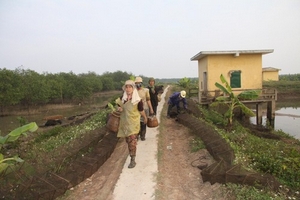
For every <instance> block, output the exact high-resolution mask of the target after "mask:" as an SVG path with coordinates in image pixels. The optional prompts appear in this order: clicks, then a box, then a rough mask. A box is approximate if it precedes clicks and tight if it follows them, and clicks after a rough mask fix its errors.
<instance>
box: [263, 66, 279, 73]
mask: <svg viewBox="0 0 300 200" xmlns="http://www.w3.org/2000/svg"><path fill="white" fill-rule="evenodd" d="M279 70H280V69H277V68H274V67H263V68H262V71H263V72H278V71H279Z"/></svg>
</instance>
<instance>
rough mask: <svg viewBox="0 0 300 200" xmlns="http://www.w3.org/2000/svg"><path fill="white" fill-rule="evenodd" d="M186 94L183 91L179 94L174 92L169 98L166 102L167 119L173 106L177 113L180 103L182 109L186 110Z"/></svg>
mask: <svg viewBox="0 0 300 200" xmlns="http://www.w3.org/2000/svg"><path fill="white" fill-rule="evenodd" d="M185 96H186V92H185V91H184V90H182V91H180V92H174V93H173V94H172V95H171V96H170V97H169V101H168V104H169V106H168V112H167V118H170V112H171V110H172V108H173V107H174V106H176V107H177V113H178V114H179V113H180V105H179V104H180V102H182V103H183V108H184V109H187V103H186V99H185Z"/></svg>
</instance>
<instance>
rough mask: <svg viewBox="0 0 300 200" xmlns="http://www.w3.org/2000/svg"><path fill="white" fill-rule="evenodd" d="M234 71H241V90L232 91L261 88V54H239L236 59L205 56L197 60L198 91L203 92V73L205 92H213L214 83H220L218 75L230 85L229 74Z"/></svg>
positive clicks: (226, 56) (224, 55)
mask: <svg viewBox="0 0 300 200" xmlns="http://www.w3.org/2000/svg"><path fill="white" fill-rule="evenodd" d="M235 70H240V71H241V88H234V89H233V90H242V89H261V88H262V80H263V79H262V54H240V55H239V56H237V57H235V56H234V55H232V54H223V55H207V56H206V57H204V58H203V59H201V60H198V75H199V91H200V92H202V91H204V86H205V83H204V82H205V81H204V80H205V77H204V73H205V72H206V75H207V83H206V84H207V90H208V91H214V90H217V89H218V88H217V87H216V86H215V82H218V83H221V80H220V75H221V74H223V76H224V77H225V79H226V80H227V81H228V83H229V84H230V74H231V72H232V71H235ZM237 93H239V92H237ZM212 95H213V94H212Z"/></svg>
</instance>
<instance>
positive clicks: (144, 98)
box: [134, 76, 154, 141]
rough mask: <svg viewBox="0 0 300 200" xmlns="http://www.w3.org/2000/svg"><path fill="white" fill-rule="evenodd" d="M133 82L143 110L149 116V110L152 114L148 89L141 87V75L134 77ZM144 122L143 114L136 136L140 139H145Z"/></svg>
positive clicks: (145, 125) (145, 126) (145, 124)
mask: <svg viewBox="0 0 300 200" xmlns="http://www.w3.org/2000/svg"><path fill="white" fill-rule="evenodd" d="M134 82H135V85H136V88H137V91H138V94H139V96H140V98H141V99H142V101H143V106H144V111H145V113H146V117H149V112H150V114H151V115H153V114H154V112H153V108H152V105H151V101H150V93H149V89H148V88H144V87H143V79H142V77H139V76H138V77H136V78H135V81H134ZM144 122H145V118H144V117H143V116H141V121H140V132H139V134H138V138H139V137H141V140H142V141H144V140H146V128H147V123H144Z"/></svg>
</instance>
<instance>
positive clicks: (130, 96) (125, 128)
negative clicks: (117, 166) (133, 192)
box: [116, 80, 147, 168]
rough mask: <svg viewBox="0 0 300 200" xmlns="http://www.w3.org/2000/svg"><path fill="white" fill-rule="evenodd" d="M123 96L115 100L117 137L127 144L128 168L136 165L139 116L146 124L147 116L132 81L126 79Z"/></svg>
mask: <svg viewBox="0 0 300 200" xmlns="http://www.w3.org/2000/svg"><path fill="white" fill-rule="evenodd" d="M123 91H124V93H123V96H122V97H120V98H118V99H117V100H116V103H117V105H118V108H117V110H118V111H119V112H121V114H120V124H119V129H118V134H117V137H123V138H125V140H126V143H127V144H128V150H129V155H130V157H131V160H130V164H129V165H128V168H133V167H135V165H136V162H135V157H136V149H137V135H138V133H139V130H140V118H141V116H143V117H144V123H145V124H147V116H146V113H145V112H144V107H143V101H142V99H141V98H140V96H139V95H138V92H137V89H136V86H135V83H134V81H132V80H127V81H126V82H125V84H124V86H123Z"/></svg>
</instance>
